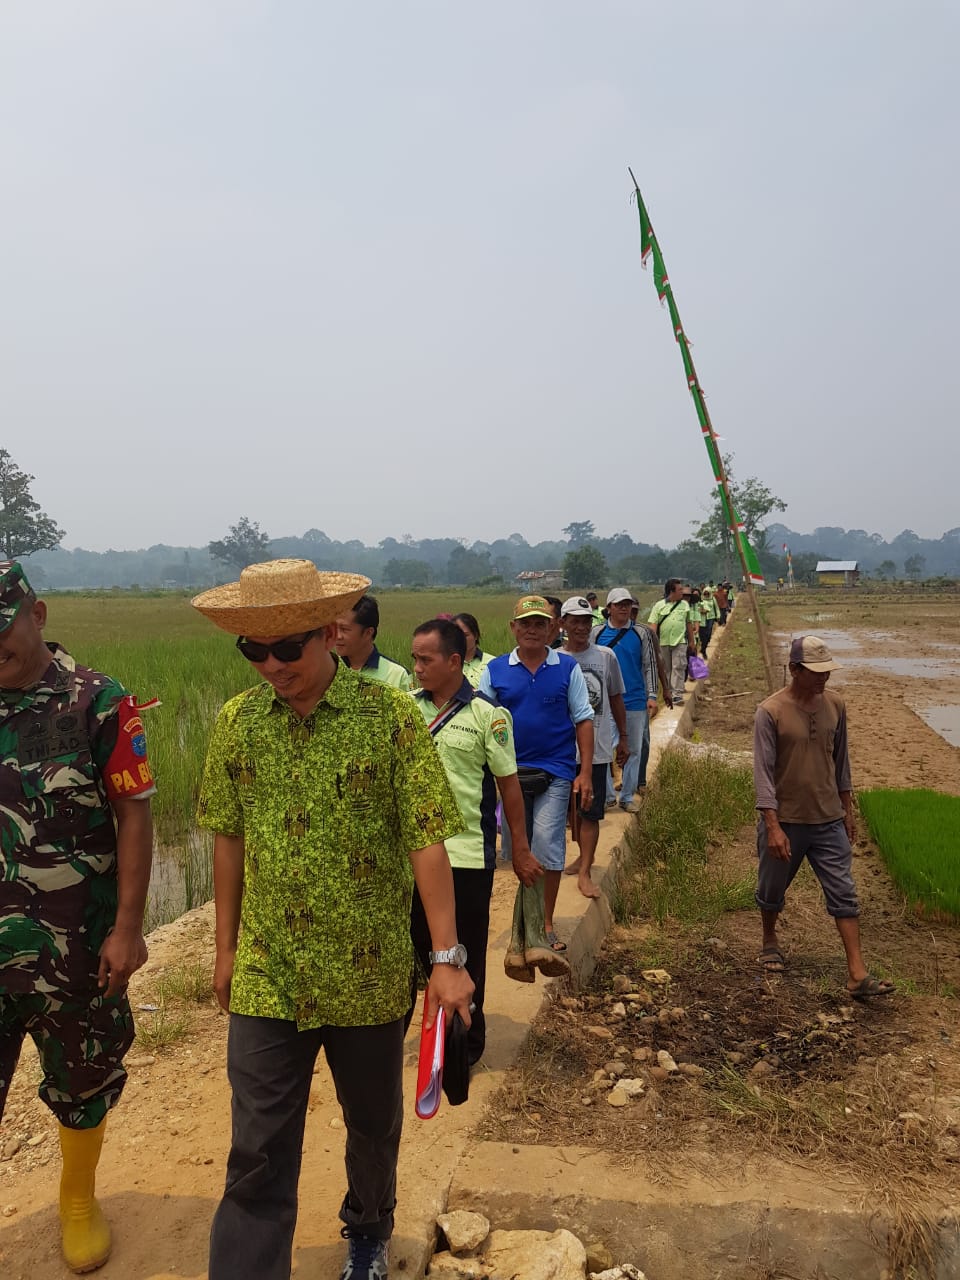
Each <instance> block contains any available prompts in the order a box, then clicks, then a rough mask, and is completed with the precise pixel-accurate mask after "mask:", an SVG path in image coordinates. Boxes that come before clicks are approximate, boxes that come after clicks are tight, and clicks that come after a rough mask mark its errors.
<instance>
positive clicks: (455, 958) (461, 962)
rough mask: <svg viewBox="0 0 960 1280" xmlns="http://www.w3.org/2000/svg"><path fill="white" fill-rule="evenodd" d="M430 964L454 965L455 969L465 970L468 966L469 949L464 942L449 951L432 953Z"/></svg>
mask: <svg viewBox="0 0 960 1280" xmlns="http://www.w3.org/2000/svg"><path fill="white" fill-rule="evenodd" d="M430 963H431V964H452V965H453V967H454V968H455V969H464V968H466V964H467V948H466V947H465V946H464V945H463V943H462V942H458V943H457V944H456V946H453V947H451V948H450V949H449V950H448V951H431V952H430Z"/></svg>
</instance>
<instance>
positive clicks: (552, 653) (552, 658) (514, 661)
mask: <svg viewBox="0 0 960 1280" xmlns="http://www.w3.org/2000/svg"><path fill="white" fill-rule="evenodd" d="M559 661H560V650H559V649H547V656H546V657H545V658H544V662H545V663H546V664H547V666H548V667H555V666H556V665H557V664H558V663H559ZM508 662H509V663H510V666H511V667H516V666H518V665H519V662H520V650H519V649H514V651H513V653H511V654H510V657H509V658H508Z"/></svg>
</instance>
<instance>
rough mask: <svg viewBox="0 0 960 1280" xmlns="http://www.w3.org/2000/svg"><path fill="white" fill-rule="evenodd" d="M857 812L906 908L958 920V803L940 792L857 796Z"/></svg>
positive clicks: (862, 794) (879, 791) (959, 905)
mask: <svg viewBox="0 0 960 1280" xmlns="http://www.w3.org/2000/svg"><path fill="white" fill-rule="evenodd" d="M858 803H859V805H860V812H861V813H862V814H863V816H864V818H865V819H866V822H867V826H868V827H869V828H870V835H871V836H872V837H873V839H874V840H875V841H876V843H877V846H878V847H879V849H880V853H881V854H882V856H883V859H884V861H885V862H886V864H887V867H888V869H889V871H890V875H891V877H892V879H893V881H894V883H895V884H896V885H897V887H898V888H899V889H900V891H901V892H902V893H903V895H904V896H905V898H906V899H907V902H908V903H909V904H910V905H911V906H912V907H914V908H919V909H920V910H921V911H922V912H923V913H924V914H928V915H930V916H933V917H935V918H946V919H952V920H960V856H958V847H960V845H958V835H957V833H958V831H960V797H958V796H948V795H944V794H943V792H940V791H926V790H922V789H918V790H910V791H892V790H891V791H886V790H877V791H863V792H861V793H860V795H859V796H858Z"/></svg>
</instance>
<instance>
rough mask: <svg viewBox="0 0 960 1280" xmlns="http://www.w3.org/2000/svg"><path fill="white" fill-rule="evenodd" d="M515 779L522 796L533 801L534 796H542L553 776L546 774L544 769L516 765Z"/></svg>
mask: <svg viewBox="0 0 960 1280" xmlns="http://www.w3.org/2000/svg"><path fill="white" fill-rule="evenodd" d="M517 779H518V780H519V782H520V790H521V791H522V792H523V794H524V795H525V796H529V797H530V798H531V799H533V798H534V797H535V796H542V795H543V793H544V792H545V791H546V789H547V787H549V785H550V783H551V782H552V781H553V774H552V773H547V771H546V769H534V768H532V767H531V766H530V765H524V764H518V765H517Z"/></svg>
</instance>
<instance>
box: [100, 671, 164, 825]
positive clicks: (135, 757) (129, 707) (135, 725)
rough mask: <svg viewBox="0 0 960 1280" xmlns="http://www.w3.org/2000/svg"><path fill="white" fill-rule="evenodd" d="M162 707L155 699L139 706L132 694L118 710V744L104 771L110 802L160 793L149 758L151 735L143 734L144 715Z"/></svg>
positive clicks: (122, 702) (123, 701)
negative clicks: (142, 717) (149, 709)
mask: <svg viewBox="0 0 960 1280" xmlns="http://www.w3.org/2000/svg"><path fill="white" fill-rule="evenodd" d="M159 705H160V701H159V699H158V698H151V700H150V701H149V702H144V703H142V704H141V705H140V706H138V705H137V700H136V698H135V697H134V696H133V694H132V693H130V694H127V696H126V697H125V698H124V699H123V700H122V701H121V703H120V706H119V708H118V710H117V717H118V720H119V725H118V728H117V743H116V746H115V747H114V748H113V751H112V753H111V755H110V759H109V761H108V763H107V767H106V770H105V771H104V783H105V785H106V789H107V797H108V799H110V800H123V799H128V798H132V797H133V796H149V795H152V794H153V792H154V791H155V790H156V783H155V782H154V780H153V774H152V773H151V771H150V761H149V760H148V759H147V736H146V734H145V733H144V731H143V721H142V720H141V719H140V712H141V711H146V710H147V708H148V707H158V706H159Z"/></svg>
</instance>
